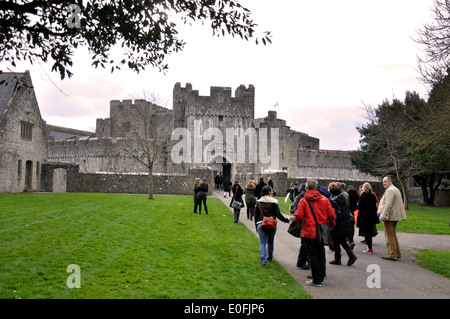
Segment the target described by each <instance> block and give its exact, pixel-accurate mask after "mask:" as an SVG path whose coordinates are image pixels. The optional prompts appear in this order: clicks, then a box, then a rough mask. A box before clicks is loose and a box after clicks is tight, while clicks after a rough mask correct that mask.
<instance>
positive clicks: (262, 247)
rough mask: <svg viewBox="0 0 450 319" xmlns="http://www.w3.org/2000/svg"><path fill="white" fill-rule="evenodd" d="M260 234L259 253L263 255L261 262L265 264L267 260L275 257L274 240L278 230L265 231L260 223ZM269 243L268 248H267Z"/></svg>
mask: <svg viewBox="0 0 450 319" xmlns="http://www.w3.org/2000/svg"><path fill="white" fill-rule="evenodd" d="M257 229H258V234H259V255H260V256H261V264H263V265H265V264H266V263H267V261H272V259H273V240H274V238H275V233H276V232H277V230H276V229H275V230H273V231H265V230H262V229H261V224H258V228H257ZM266 245H267V249H266Z"/></svg>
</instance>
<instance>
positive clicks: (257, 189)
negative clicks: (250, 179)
mask: <svg viewBox="0 0 450 319" xmlns="http://www.w3.org/2000/svg"><path fill="white" fill-rule="evenodd" d="M264 186H266V183H264V177H260V178H259V183H258V184H257V185H256V187H255V197H256V199H260V198H261V191H262V189H263V187H264Z"/></svg>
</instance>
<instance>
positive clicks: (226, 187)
mask: <svg viewBox="0 0 450 319" xmlns="http://www.w3.org/2000/svg"><path fill="white" fill-rule="evenodd" d="M231 185H233V183H231V181H230V179H229V178H228V177H227V178H225V180H224V181H223V198H227V195H228V196H231V194H230V192H231Z"/></svg>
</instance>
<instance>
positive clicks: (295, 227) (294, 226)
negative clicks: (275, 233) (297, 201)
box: [287, 221, 302, 238]
mask: <svg viewBox="0 0 450 319" xmlns="http://www.w3.org/2000/svg"><path fill="white" fill-rule="evenodd" d="M287 232H288V233H289V234H291V235H292V236H294V237H297V238H300V237H301V233H302V226H301V225H300V224H298V223H296V222H294V221H291V223H290V224H289V228H288V230H287Z"/></svg>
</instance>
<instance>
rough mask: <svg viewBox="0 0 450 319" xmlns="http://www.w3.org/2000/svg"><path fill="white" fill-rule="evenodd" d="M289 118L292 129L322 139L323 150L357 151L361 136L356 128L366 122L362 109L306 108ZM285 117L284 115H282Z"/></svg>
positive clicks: (321, 146) (288, 121) (356, 107)
mask: <svg viewBox="0 0 450 319" xmlns="http://www.w3.org/2000/svg"><path fill="white" fill-rule="evenodd" d="M296 114H297V115H296V116H295V117H289V118H288V119H287V122H286V124H287V125H289V126H291V129H293V130H296V131H300V132H303V133H306V134H308V135H310V136H312V137H316V138H319V139H320V148H321V149H330V150H356V149H357V148H358V146H359V143H358V141H359V134H358V132H357V131H356V126H358V125H359V124H360V123H362V122H364V118H363V117H362V115H363V111H362V110H361V108H360V107H358V106H355V107H336V108H333V109H328V108H317V107H316V108H304V109H301V110H297V112H296ZM281 117H283V115H281Z"/></svg>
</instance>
